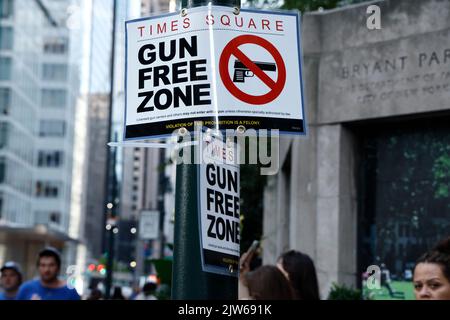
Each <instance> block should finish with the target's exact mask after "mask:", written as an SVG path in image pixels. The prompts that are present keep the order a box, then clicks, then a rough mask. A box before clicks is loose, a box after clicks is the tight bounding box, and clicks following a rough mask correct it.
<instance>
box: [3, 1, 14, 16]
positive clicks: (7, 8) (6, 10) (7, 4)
mask: <svg viewBox="0 0 450 320" xmlns="http://www.w3.org/2000/svg"><path fill="white" fill-rule="evenodd" d="M13 1H14V0H0V17H1V18H10V17H12V15H13Z"/></svg>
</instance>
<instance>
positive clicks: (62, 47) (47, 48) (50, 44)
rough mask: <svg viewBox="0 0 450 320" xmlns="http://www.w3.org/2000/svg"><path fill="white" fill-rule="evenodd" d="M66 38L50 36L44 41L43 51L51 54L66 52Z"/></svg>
mask: <svg viewBox="0 0 450 320" xmlns="http://www.w3.org/2000/svg"><path fill="white" fill-rule="evenodd" d="M67 47H68V40H67V38H50V39H46V40H45V41H44V52H45V53H52V54H65V53H67Z"/></svg>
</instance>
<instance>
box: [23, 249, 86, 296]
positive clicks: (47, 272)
mask: <svg viewBox="0 0 450 320" xmlns="http://www.w3.org/2000/svg"><path fill="white" fill-rule="evenodd" d="M37 268H38V272H39V278H38V279H36V280H30V281H28V282H25V283H24V284H23V285H22V286H21V287H20V289H19V293H18V294H17V300H80V296H79V295H78V293H77V291H76V290H75V289H74V288H69V287H68V286H67V284H66V283H65V282H64V281H62V280H60V279H59V278H58V275H59V272H60V269H61V256H60V253H59V252H58V250H56V249H55V248H51V247H47V248H45V249H43V250H42V251H41V252H39V256H38V260H37Z"/></svg>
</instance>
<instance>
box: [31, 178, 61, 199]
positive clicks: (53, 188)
mask: <svg viewBox="0 0 450 320" xmlns="http://www.w3.org/2000/svg"><path fill="white" fill-rule="evenodd" d="M60 193H61V182H59V181H37V182H36V196H37V197H42V198H57V197H58V195H59V194H60Z"/></svg>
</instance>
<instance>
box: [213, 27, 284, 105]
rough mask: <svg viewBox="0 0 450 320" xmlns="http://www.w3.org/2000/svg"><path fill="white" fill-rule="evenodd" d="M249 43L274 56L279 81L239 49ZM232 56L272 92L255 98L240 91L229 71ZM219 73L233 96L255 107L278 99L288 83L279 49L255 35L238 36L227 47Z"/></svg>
mask: <svg viewBox="0 0 450 320" xmlns="http://www.w3.org/2000/svg"><path fill="white" fill-rule="evenodd" d="M247 43H250V44H255V45H258V46H261V47H263V48H264V49H266V50H267V51H268V52H269V53H270V54H271V55H272V57H273V58H274V60H275V63H276V66H277V70H278V76H277V81H273V80H272V78H270V77H269V76H268V75H267V74H266V73H265V72H264V71H262V70H261V69H260V68H259V67H258V66H257V65H256V64H255V63H254V62H253V61H252V60H251V59H250V58H249V57H247V55H245V54H244V53H243V52H242V51H241V50H240V49H239V46H241V45H243V44H247ZM232 55H233V56H235V57H236V58H237V59H239V61H241V62H242V63H243V64H244V65H245V66H246V67H247V68H248V69H249V70H250V71H251V72H253V74H254V75H255V76H256V77H258V78H259V79H260V80H261V81H262V82H263V83H264V84H265V85H266V86H268V87H269V89H270V91H269V92H268V93H266V94H263V95H260V96H255V95H250V94H248V93H245V92H244V91H242V90H241V89H239V88H238V87H237V86H236V85H235V84H234V83H233V81H232V80H231V77H230V73H229V71H228V64H229V61H230V59H231V56H232ZM219 72H220V78H221V79H222V82H223V84H224V85H225V87H226V88H227V89H228V91H229V92H230V93H231V94H232V95H233V96H235V97H236V98H238V99H239V100H241V101H243V102H246V103H249V104H254V105H261V104H266V103H269V102H271V101H273V100H274V99H276V98H277V97H278V96H279V95H280V93H281V91H283V88H284V85H285V83H286V67H285V65H284V61H283V58H282V57H281V54H280V52H278V50H277V48H275V46H274V45H273V44H271V43H270V42H269V41H267V40H266V39H263V38H261V37H258V36H255V35H242V36H238V37H236V38H234V39H233V40H231V41H230V42H229V43H228V44H227V45H226V46H225V48H224V49H223V52H222V54H221V56H220V60H219Z"/></svg>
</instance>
